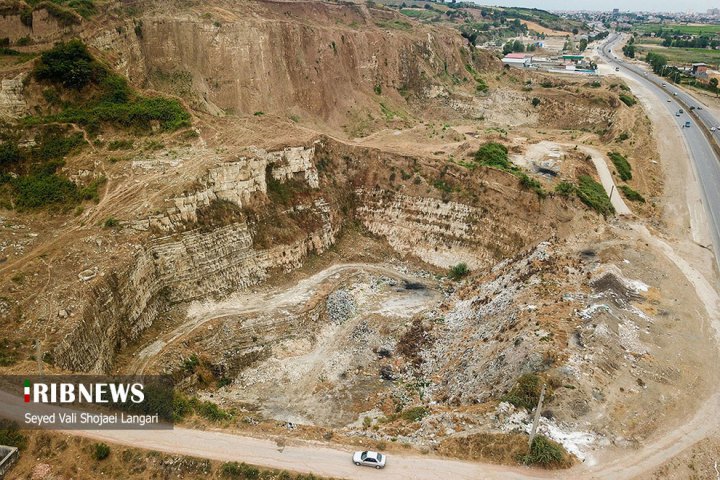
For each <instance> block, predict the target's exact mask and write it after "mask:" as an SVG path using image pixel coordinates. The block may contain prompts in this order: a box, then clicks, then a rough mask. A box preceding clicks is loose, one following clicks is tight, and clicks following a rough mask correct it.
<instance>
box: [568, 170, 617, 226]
mask: <svg viewBox="0 0 720 480" xmlns="http://www.w3.org/2000/svg"><path fill="white" fill-rule="evenodd" d="M575 194H576V195H577V196H578V198H579V199H580V201H582V202H583V203H584V204H585V205H587V206H588V207H590V208H592V209H593V210H595V211H596V212H598V213H600V214H602V215H603V216H605V217H606V216H608V215H612V214H613V213H615V208H613V206H612V203H611V202H610V198H609V197H608V196H607V193H605V189H604V188H603V186H602V185H601V184H599V183H598V182H596V181H595V180H593V178H592V177H590V176H588V175H580V177H579V178H578V186H577V188H576V189H575Z"/></svg>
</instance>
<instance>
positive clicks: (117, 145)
mask: <svg viewBox="0 0 720 480" xmlns="http://www.w3.org/2000/svg"><path fill="white" fill-rule="evenodd" d="M134 145H135V142H134V141H133V140H113V141H111V142H109V143H108V145H107V149H108V150H113V151H114V150H132V148H133V146H134Z"/></svg>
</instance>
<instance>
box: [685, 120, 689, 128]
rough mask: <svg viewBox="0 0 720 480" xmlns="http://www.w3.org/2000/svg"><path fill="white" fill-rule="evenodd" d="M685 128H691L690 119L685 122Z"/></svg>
mask: <svg viewBox="0 0 720 480" xmlns="http://www.w3.org/2000/svg"><path fill="white" fill-rule="evenodd" d="M685 128H690V120H688V121H687V122H685Z"/></svg>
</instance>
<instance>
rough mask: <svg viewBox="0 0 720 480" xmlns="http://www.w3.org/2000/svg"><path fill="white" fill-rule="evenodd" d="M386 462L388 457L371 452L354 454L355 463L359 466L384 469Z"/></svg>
mask: <svg viewBox="0 0 720 480" xmlns="http://www.w3.org/2000/svg"><path fill="white" fill-rule="evenodd" d="M386 460H387V456H386V455H383V454H382V453H379V452H373V451H371V450H367V451H364V452H355V453H354V454H353V463H354V464H355V465H358V466H361V465H362V466H364V467H375V468H384V467H385V461H386Z"/></svg>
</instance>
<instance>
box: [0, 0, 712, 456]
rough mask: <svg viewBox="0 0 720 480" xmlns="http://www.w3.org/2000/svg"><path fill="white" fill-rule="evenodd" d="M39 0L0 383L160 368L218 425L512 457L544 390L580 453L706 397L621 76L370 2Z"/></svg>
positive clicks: (12, 172)
mask: <svg viewBox="0 0 720 480" xmlns="http://www.w3.org/2000/svg"><path fill="white" fill-rule="evenodd" d="M61 3H62V2H61ZM63 5H64V4H63ZM68 5H70V4H68ZM46 8H47V7H43V5H42V4H39V5H35V6H33V7H32V8H31V6H30V5H28V4H25V3H23V2H8V4H7V5H3V9H2V10H1V11H2V16H1V18H2V22H1V23H0V25H3V26H6V27H7V28H6V29H5V30H4V31H7V32H8V37H9V40H8V43H9V44H10V46H9V48H10V49H11V50H12V51H14V52H16V53H12V54H11V53H7V54H3V56H2V62H0V75H1V76H2V88H1V89H0V118H1V119H2V123H1V124H0V139H1V140H2V143H0V155H2V157H0V158H1V159H2V161H0V174H1V175H2V176H1V177H0V272H1V275H0V339H2V343H0V371H6V372H14V373H29V372H35V371H36V370H37V369H38V368H42V369H43V370H45V371H51V372H66V371H73V372H87V373H90V372H92V373H128V374H129V373H133V374H139V373H156V372H162V373H167V374H170V375H172V376H173V378H174V379H175V380H176V382H177V385H178V390H179V391H181V392H183V394H187V395H192V396H196V397H199V398H200V399H203V400H207V401H210V402H212V403H213V404H216V405H217V407H216V408H218V409H219V410H218V411H221V412H226V413H227V416H222V419H223V420H224V421H225V423H221V424H220V425H218V424H216V426H225V427H228V428H233V429H242V430H246V431H248V432H257V433H260V434H268V433H272V432H276V433H280V432H282V434H283V435H286V434H287V435H295V436H299V437H306V438H308V437H309V438H315V439H324V440H326V441H327V440H329V439H331V438H332V439H333V441H338V442H349V443H362V442H368V441H378V442H380V443H378V445H381V444H382V442H385V441H393V442H395V441H400V443H403V444H409V445H411V446H413V445H414V446H422V447H423V448H433V449H435V450H436V452H438V453H440V454H444V455H452V456H460V457H463V458H471V459H483V460H489V461H504V462H515V461H517V455H515V454H514V453H512V452H517V450H515V449H516V448H521V449H522V446H523V445H525V444H526V443H527V441H526V440H524V438H525V437H524V436H523V435H519V434H520V433H522V434H524V433H525V432H526V431H527V429H528V428H529V424H530V422H531V419H530V418H529V410H531V409H532V405H531V404H530V403H532V402H533V401H536V400H537V396H538V394H539V386H540V385H541V384H542V383H546V384H547V385H548V396H547V398H546V408H545V410H544V411H543V420H542V421H541V431H542V432H543V434H545V435H547V436H548V437H551V438H553V439H555V440H556V441H558V442H560V443H562V444H563V446H564V447H565V448H566V449H567V450H568V451H569V452H570V453H571V454H572V455H574V456H575V457H577V458H579V459H582V460H585V461H599V460H598V459H601V458H602V455H603V449H602V447H608V446H612V447H617V448H619V449H626V448H628V447H632V446H636V445H638V444H639V443H641V442H642V441H644V440H645V439H648V438H650V437H651V436H652V435H654V434H656V433H657V432H658V431H659V430H661V429H662V428H666V427H668V426H672V425H674V424H676V423H678V422H681V421H682V416H681V415H679V414H678V412H680V411H683V410H684V411H688V409H691V408H692V407H694V406H696V405H698V403H699V402H700V401H701V400H702V399H703V398H704V397H703V395H704V393H705V392H706V391H707V389H708V385H709V384H710V383H712V382H711V380H713V379H708V378H700V377H699V376H696V375H690V374H689V372H693V371H698V370H700V369H701V366H702V365H703V364H704V363H706V362H707V361H708V360H707V359H708V358H716V352H715V350H714V349H713V348H712V344H711V342H710V340H709V339H707V338H704V337H702V336H701V335H698V332H700V331H702V328H703V325H704V322H705V321H706V320H707V316H708V314H707V312H705V311H704V310H702V309H699V308H698V307H697V306H698V305H702V301H701V300H703V299H701V298H700V294H698V293H696V292H695V291H692V290H691V289H688V288H687V287H686V285H687V278H686V277H685V275H686V273H685V272H683V271H682V270H681V268H679V267H678V264H677V263H674V262H673V259H672V258H669V257H667V256H664V254H663V253H662V252H663V251H664V250H663V247H662V245H664V243H662V241H661V240H657V239H656V237H655V235H656V234H657V232H660V233H663V232H664V230H663V229H664V217H663V214H664V212H663V204H662V202H661V199H662V188H663V172H662V169H661V166H660V165H659V163H658V162H657V161H656V158H658V157H657V152H656V150H657V149H656V145H655V141H654V139H653V136H652V135H651V128H650V126H649V120H648V119H647V117H646V116H645V113H644V112H643V110H642V108H641V107H640V105H639V104H633V103H632V102H625V101H621V98H622V96H625V97H628V96H630V98H631V99H632V97H631V93H629V91H628V88H627V87H626V86H625V85H624V84H621V83H619V82H608V81H605V80H602V81H600V80H598V81H592V82H588V81H586V79H584V78H577V77H561V76H556V77H546V76H542V75H541V74H538V73H533V72H527V71H522V70H508V69H505V68H502V66H501V63H500V62H499V61H498V60H497V59H496V58H495V57H494V56H492V55H491V54H489V53H488V52H484V51H482V50H478V49H475V48H471V47H470V46H469V45H468V44H467V41H466V40H464V39H463V38H462V37H461V36H460V35H459V34H458V33H457V32H456V31H454V30H451V29H444V28H434V27H431V26H428V25H422V24H419V23H416V22H414V21H412V20H409V19H407V18H405V17H401V16H399V15H398V14H397V13H396V12H394V11H393V10H390V9H387V8H383V7H381V6H374V5H373V4H372V3H370V4H364V3H362V4H361V3H346V2H322V1H257V2H255V1H253V2H224V1H221V0H213V1H212V2H180V1H178V2H142V3H136V4H133V5H132V6H128V5H126V4H125V3H123V2H118V3H112V2H111V3H108V4H103V5H102V6H99V5H98V6H97V10H96V11H95V12H94V13H92V14H88V15H81V14H80V13H72V12H71V13H69V14H68V13H66V14H65V16H64V17H58V13H57V12H55V13H53V12H48V11H47V10H46ZM57 8H60V7H57ZM62 8H70V7H69V6H63V7H62ZM23 12H24V13H23ZM28 12H30V13H28ZM28 15H30V16H31V17H32V22H30V23H31V26H28V25H27V23H28V20H27V19H28ZM68 15H74V16H73V17H72V21H69V20H68V18H70V17H68ZM62 18H64V19H65V20H64V21H61V19H62ZM23 22H25V23H23ZM26 36H27V38H31V41H30V42H26V41H21V40H20V39H22V38H26ZM73 39H74V40H73ZM56 41H62V42H63V43H60V44H58V45H53V44H54V42H56ZM28 43H29V44H28ZM78 59H79V60H80V61H79V60H78ZM68 65H71V66H72V68H69V71H70V72H71V73H72V75H70V74H69V73H68ZM63 69H64V70H63ZM58 71H59V72H61V73H60V74H58V73H57V72H58ZM619 158H622V161H624V162H625V163H627V166H625V164H624V163H623V162H621V161H620V160H618V159H619ZM625 169H627V171H626V170H625ZM628 171H631V173H632V175H629V176H628V175H627V173H628ZM604 174H607V177H609V178H610V184H608V185H605V186H604V187H603V185H602V184H601V183H600V182H599V180H601V179H602V177H603V175H604ZM613 180H614V182H615V184H617V186H620V185H621V182H622V186H623V187H625V188H624V189H622V192H623V193H622V196H621V197H620V196H619V194H618V191H617V190H616V189H614V188H613V189H611V185H612V186H613V187H614V186H615V184H613V183H612V182H613ZM603 182H604V183H605V182H607V179H603ZM613 191H614V192H615V195H614V197H613V198H612V200H611V199H609V198H608V196H607V193H606V192H610V193H612V192H613ZM628 192H632V193H634V194H635V195H632V193H628ZM628 207H629V208H628ZM619 208H623V210H618V211H619V212H620V213H623V215H616V210H617V209H619ZM625 209H627V210H625ZM624 212H630V213H629V214H628V213H624ZM648 227H649V228H650V230H648V229H647V228H648ZM701 310H702V311H701ZM681 326H682V327H681ZM667 332H672V334H673V335H674V337H673V338H675V339H677V338H681V339H682V340H681V341H670V340H669V339H668V333H667ZM687 342H693V349H692V351H686V348H685V347H686V345H687ZM680 354H682V355H680ZM712 375H715V374H712ZM528 398H529V399H530V400H528ZM529 402H530V403H529ZM648 405H652V408H653V409H654V411H656V412H658V415H656V416H653V417H650V416H647V415H642V414H641V413H640V412H641V411H643V409H645V408H647V406H648ZM228 412H229V413H228ZM223 415H225V414H223ZM202 416H203V415H202V414H200V413H198V414H197V417H202ZM215 420H217V419H215ZM192 421H193V422H198V423H200V424H203V425H205V424H206V422H212V421H214V420H213V419H212V418H196V419H194V420H192ZM286 425H294V426H297V427H298V428H297V429H295V430H293V431H292V432H289V431H288V429H287V428H286ZM486 434H491V437H485V436H484V435H486ZM487 438H492V439H493V440H492V441H491V443H492V444H493V445H496V444H495V443H494V442H495V441H496V440H497V441H498V442H500V444H504V443H503V442H508V443H506V444H504V445H510V447H508V448H507V449H504V450H507V451H506V452H505V453H504V454H503V455H500V456H499V457H494V456H493V454H488V453H486V452H487V451H488V450H487V449H485V447H486V446H487V445H484V443H483V442H485V441H487ZM518 445H519V446H520V447H518ZM378 448H379V447H378ZM383 448H384V447H383ZM491 450H492V449H491ZM493 451H494V450H493ZM478 452H480V453H478ZM483 452H485V453H483ZM500 457H503V458H500ZM571 463H572V462H571V461H568V460H567V458H565V457H563V461H562V462H559V463H558V464H556V465H555V466H567V465H569V464H571Z"/></svg>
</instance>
